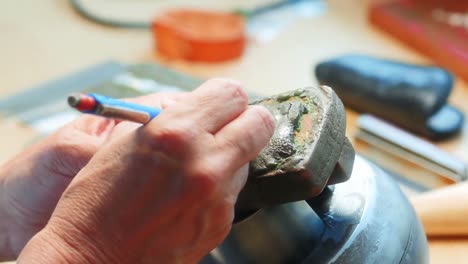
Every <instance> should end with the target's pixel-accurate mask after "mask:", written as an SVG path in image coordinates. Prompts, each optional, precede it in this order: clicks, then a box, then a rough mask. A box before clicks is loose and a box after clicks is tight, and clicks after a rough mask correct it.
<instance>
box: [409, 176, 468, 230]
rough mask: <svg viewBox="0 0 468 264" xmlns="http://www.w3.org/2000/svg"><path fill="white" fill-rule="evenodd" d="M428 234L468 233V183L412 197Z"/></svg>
mask: <svg viewBox="0 0 468 264" xmlns="http://www.w3.org/2000/svg"><path fill="white" fill-rule="evenodd" d="M411 202H412V204H413V206H414V208H415V210H416V213H417V214H418V216H419V218H420V219H421V222H422V224H423V226H424V230H425V231H426V234H427V235H428V236H467V235H468V183H460V184H456V185H453V186H448V187H444V188H441V189H438V190H434V191H431V192H427V193H424V194H421V195H418V196H414V197H411Z"/></svg>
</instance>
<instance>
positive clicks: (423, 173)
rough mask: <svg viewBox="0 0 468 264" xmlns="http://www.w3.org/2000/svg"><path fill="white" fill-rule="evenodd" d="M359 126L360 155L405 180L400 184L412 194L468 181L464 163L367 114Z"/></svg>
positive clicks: (358, 122) (357, 137)
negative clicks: (412, 192)
mask: <svg viewBox="0 0 468 264" xmlns="http://www.w3.org/2000/svg"><path fill="white" fill-rule="evenodd" d="M357 126H358V128H359V130H358V131H357V133H356V134H355V135H354V137H355V142H356V146H357V147H358V148H359V151H360V152H359V153H360V154H362V155H363V156H364V157H366V158H368V159H370V160H372V161H374V162H375V163H377V164H378V165H380V166H382V167H383V168H385V169H387V170H389V171H390V172H393V173H396V175H399V176H401V177H402V178H398V179H397V180H400V183H402V184H403V185H404V186H405V187H408V188H409V189H412V191H416V192H420V191H427V190H431V189H435V188H440V187H444V186H447V185H450V184H454V183H459V182H461V181H465V180H467V178H468V169H467V166H466V164H465V162H464V161H463V160H461V159H458V158H457V157H454V156H453V155H450V154H449V153H447V152H445V151H443V150H442V149H440V148H438V147H437V146H435V145H433V144H431V143H429V142H427V141H425V140H422V139H420V138H418V137H416V136H414V135H412V134H410V133H408V132H406V131H404V130H402V129H400V128H398V127H396V126H393V125H391V124H389V123H387V122H385V121H383V120H381V119H378V118H376V117H374V116H371V115H367V114H364V115H361V116H360V117H359V119H358V120H357ZM402 180H403V181H402ZM405 180H407V181H409V182H407V181H405ZM409 191H411V190H409Z"/></svg>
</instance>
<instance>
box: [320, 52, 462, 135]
mask: <svg viewBox="0 0 468 264" xmlns="http://www.w3.org/2000/svg"><path fill="white" fill-rule="evenodd" d="M315 75H316V77H317V79H318V80H319V82H320V83H321V84H323V85H329V86H331V87H332V88H333V89H334V90H335V92H336V93H337V94H338V96H339V97H340V98H341V100H343V103H344V104H345V106H346V107H350V108H352V109H355V110H357V111H360V112H365V113H370V114H373V115H376V116H379V117H380V118H383V119H385V120H387V121H389V122H391V123H393V124H396V125H398V126H400V127H401V128H404V129H407V130H409V131H412V132H415V133H418V134H421V135H424V136H426V137H429V138H431V139H444V138H447V137H449V136H452V135H454V134H456V133H458V132H459V131H460V130H461V128H462V126H463V121H464V115H463V113H462V112H461V111H460V110H458V109H456V108H455V107H453V106H450V105H449V104H447V98H448V96H449V95H450V92H451V90H452V86H453V76H452V75H451V74H450V73H449V72H448V71H446V70H445V69H443V68H440V67H433V66H423V65H413V64H408V63H402V62H398V61H391V60H387V59H381V58H376V57H372V56H365V55H344V56H341V57H337V58H334V59H330V60H328V61H324V62H321V63H320V64H318V65H317V66H316V67H315Z"/></svg>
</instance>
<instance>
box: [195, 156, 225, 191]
mask: <svg viewBox="0 0 468 264" xmlns="http://www.w3.org/2000/svg"><path fill="white" fill-rule="evenodd" d="M220 167H221V166H212V165H210V164H208V163H205V162H200V163H199V164H197V165H195V166H193V167H192V168H191V173H190V176H189V180H188V185H189V187H190V188H192V189H193V190H196V191H197V192H198V193H200V194H202V195H203V197H207V198H208V197H211V196H213V195H215V194H216V193H217V190H218V187H219V184H220V182H221V179H222V177H223V172H222V170H221V169H220Z"/></svg>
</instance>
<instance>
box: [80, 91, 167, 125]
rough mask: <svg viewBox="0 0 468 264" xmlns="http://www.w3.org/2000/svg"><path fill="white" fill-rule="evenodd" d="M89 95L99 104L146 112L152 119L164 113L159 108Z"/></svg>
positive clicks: (98, 95)
mask: <svg viewBox="0 0 468 264" xmlns="http://www.w3.org/2000/svg"><path fill="white" fill-rule="evenodd" d="M88 95H89V96H91V97H93V98H94V99H95V100H96V102H97V103H98V104H103V105H108V106H114V107H119V108H126V109H128V110H135V111H140V112H145V113H148V114H149V115H150V117H151V119H153V118H155V117H156V116H157V115H159V114H160V113H161V111H162V110H161V109H159V108H154V107H149V106H144V105H140V104H135V103H130V102H125V101H122V100H119V99H115V98H112V97H108V96H104V95H100V94H93V93H90V94H88Z"/></svg>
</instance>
